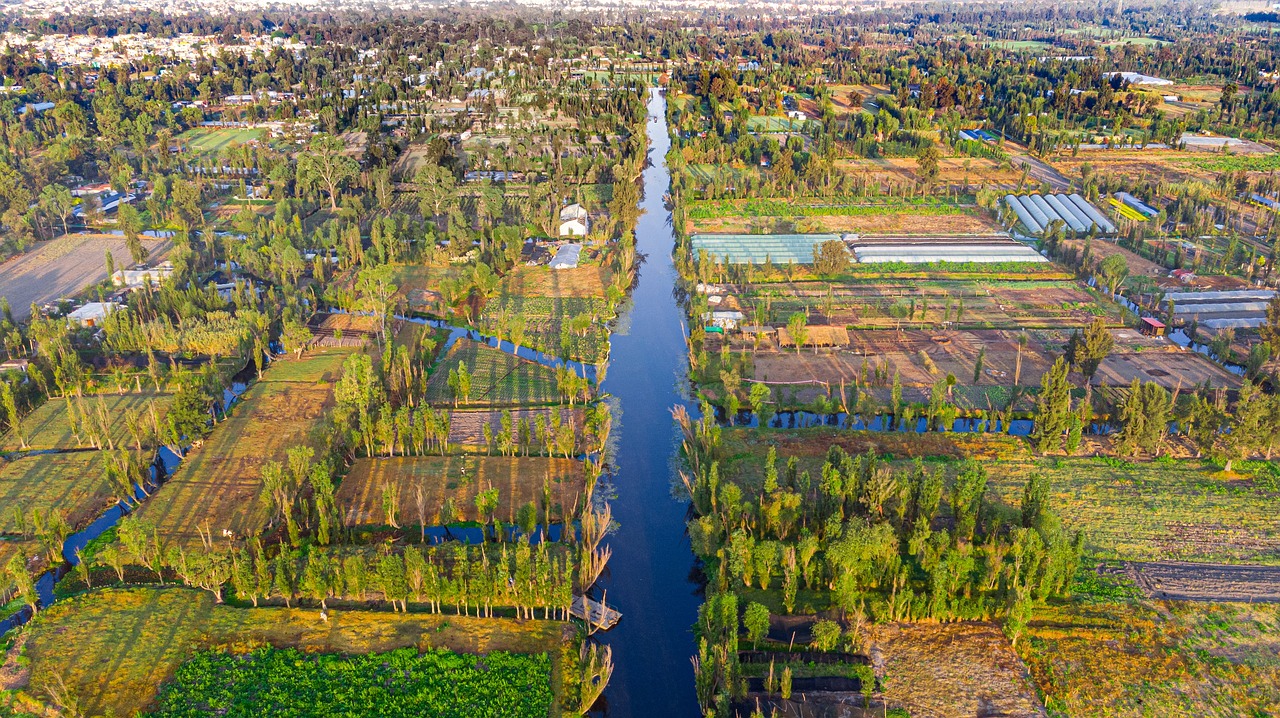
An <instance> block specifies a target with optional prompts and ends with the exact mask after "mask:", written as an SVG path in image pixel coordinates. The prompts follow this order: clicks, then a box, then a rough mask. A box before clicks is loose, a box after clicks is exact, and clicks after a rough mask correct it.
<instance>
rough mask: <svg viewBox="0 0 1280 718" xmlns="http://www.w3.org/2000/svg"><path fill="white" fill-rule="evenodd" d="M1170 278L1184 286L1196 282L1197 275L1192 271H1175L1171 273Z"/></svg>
mask: <svg viewBox="0 0 1280 718" xmlns="http://www.w3.org/2000/svg"><path fill="white" fill-rule="evenodd" d="M1169 276H1171V277H1173V278H1174V279H1176V280H1178V281H1180V282H1182V283H1183V284H1190V283H1191V282H1192V281H1194V280H1195V278H1196V273H1195V272H1193V271H1191V270H1190V269H1175V270H1173V271H1172V272H1169Z"/></svg>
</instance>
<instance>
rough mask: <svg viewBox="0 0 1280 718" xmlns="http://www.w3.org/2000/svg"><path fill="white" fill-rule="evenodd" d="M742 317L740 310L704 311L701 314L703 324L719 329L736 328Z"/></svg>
mask: <svg viewBox="0 0 1280 718" xmlns="http://www.w3.org/2000/svg"><path fill="white" fill-rule="evenodd" d="M744 318H745V316H744V315H743V314H742V312H738V311H733V310H725V311H714V312H704V313H703V315H702V321H703V323H704V324H706V325H707V326H708V327H716V328H719V329H737V328H738V325H740V324H742V320H743V319H744Z"/></svg>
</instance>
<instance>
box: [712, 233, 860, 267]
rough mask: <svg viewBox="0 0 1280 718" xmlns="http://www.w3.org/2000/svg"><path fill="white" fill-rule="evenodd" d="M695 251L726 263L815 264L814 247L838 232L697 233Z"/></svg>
mask: <svg viewBox="0 0 1280 718" xmlns="http://www.w3.org/2000/svg"><path fill="white" fill-rule="evenodd" d="M692 240H693V251H694V253H695V254H700V253H701V252H703V251H706V253H707V254H708V255H709V256H710V257H711V258H713V259H715V260H717V261H722V262H725V263H727V264H764V263H765V262H766V261H768V262H772V263H773V264H812V263H813V249H814V247H816V246H818V245H819V244H822V243H823V242H830V241H839V240H840V237H839V236H838V235H835V234H695V235H693V237H692Z"/></svg>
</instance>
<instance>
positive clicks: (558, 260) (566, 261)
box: [550, 244, 582, 269]
mask: <svg viewBox="0 0 1280 718" xmlns="http://www.w3.org/2000/svg"><path fill="white" fill-rule="evenodd" d="M581 254H582V245H581V244H562V245H560V248H559V249H557V250H556V256H555V257H552V258H551V264H550V267H551V268H552V269H573V268H575V267H577V266H578V257H579V255H581Z"/></svg>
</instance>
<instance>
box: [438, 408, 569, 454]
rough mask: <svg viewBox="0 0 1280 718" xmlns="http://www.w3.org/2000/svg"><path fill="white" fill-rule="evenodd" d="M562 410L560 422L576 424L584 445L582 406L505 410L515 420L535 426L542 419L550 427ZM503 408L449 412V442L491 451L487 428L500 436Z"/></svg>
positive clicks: (491, 432)
mask: <svg viewBox="0 0 1280 718" xmlns="http://www.w3.org/2000/svg"><path fill="white" fill-rule="evenodd" d="M555 412H558V413H559V414H560V422H561V423H562V424H567V425H569V426H572V427H574V434H575V436H576V440H577V442H576V443H578V445H579V446H580V445H581V440H582V429H583V427H584V426H585V424H584V414H583V410H582V408H581V407H567V406H562V407H542V408H532V409H511V410H510V411H506V412H505V413H507V414H509V415H510V416H511V421H512V422H513V423H518V422H519V421H521V420H522V419H523V420H524V421H527V422H529V425H530V426H535V425H536V424H537V422H538V421H542V422H543V423H544V425H546V426H550V425H551V421H552V414H553V413H555ZM503 413H504V412H503V411H496V410H485V409H481V410H470V411H455V412H452V413H451V414H450V415H449V443H451V444H457V445H459V446H463V447H467V448H470V449H477V448H480V449H485V450H488V448H489V444H488V442H487V441H486V440H485V435H484V427H485V426H488V427H489V432H490V434H491V435H494V436H496V435H497V434H498V431H499V430H500V429H501V428H502V415H503Z"/></svg>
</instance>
